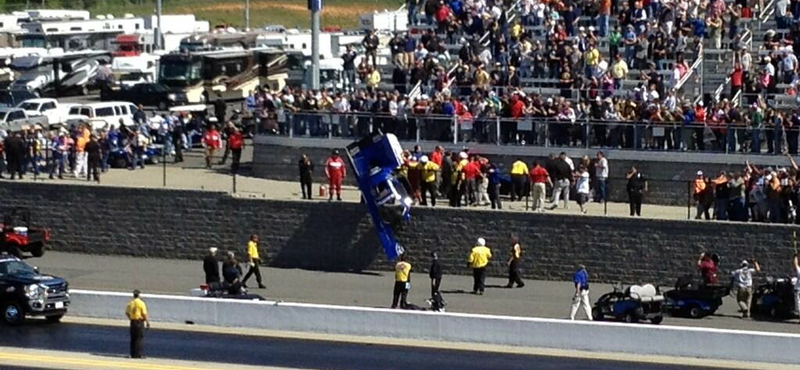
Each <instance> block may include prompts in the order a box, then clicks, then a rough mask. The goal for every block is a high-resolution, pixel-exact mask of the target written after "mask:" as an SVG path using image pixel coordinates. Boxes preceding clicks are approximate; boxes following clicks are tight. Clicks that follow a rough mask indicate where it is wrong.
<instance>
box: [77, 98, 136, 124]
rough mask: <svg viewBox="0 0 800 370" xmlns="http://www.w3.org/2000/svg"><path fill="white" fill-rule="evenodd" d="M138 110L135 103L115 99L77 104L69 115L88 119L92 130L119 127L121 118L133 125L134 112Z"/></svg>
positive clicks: (124, 122)
mask: <svg viewBox="0 0 800 370" xmlns="http://www.w3.org/2000/svg"><path fill="white" fill-rule="evenodd" d="M137 110H138V108H136V106H135V105H133V103H130V102H124V101H113V102H103V103H90V104H86V105H76V106H73V107H71V108H70V109H69V115H70V116H71V117H75V118H74V119H75V120H77V121H88V122H89V123H90V124H91V125H92V130H98V129H102V128H112V127H118V126H119V123H120V120H122V124H124V125H125V126H131V125H133V114H134V113H136V111H137ZM68 123H69V121H68Z"/></svg>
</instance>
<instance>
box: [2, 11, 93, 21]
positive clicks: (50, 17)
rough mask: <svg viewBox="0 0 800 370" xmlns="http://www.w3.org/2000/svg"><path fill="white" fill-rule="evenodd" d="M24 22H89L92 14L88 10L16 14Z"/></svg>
mask: <svg viewBox="0 0 800 370" xmlns="http://www.w3.org/2000/svg"><path fill="white" fill-rule="evenodd" d="M13 14H14V15H15V16H17V17H18V18H19V19H20V21H22V22H35V21H88V20H89V19H91V14H89V11H88V10H66V9H31V10H26V11H23V12H14V13H13Z"/></svg>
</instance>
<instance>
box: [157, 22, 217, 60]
mask: <svg viewBox="0 0 800 370" xmlns="http://www.w3.org/2000/svg"><path fill="white" fill-rule="evenodd" d="M144 26H145V29H147V30H148V31H149V32H151V33H152V32H155V30H156V29H157V28H158V17H156V16H155V15H152V16H146V17H144ZM210 29H211V27H210V25H209V23H208V21H200V20H197V19H196V18H195V16H194V14H169V15H162V16H161V45H162V47H163V50H165V51H167V52H170V51H175V50H178V48H179V47H180V44H181V40H183V39H184V38H186V37H189V36H191V35H194V34H202V33H208V32H209V31H210Z"/></svg>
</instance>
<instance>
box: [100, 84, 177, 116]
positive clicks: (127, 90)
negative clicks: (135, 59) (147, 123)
mask: <svg viewBox="0 0 800 370" xmlns="http://www.w3.org/2000/svg"><path fill="white" fill-rule="evenodd" d="M100 100H102V101H111V100H115V101H129V102H132V103H134V104H141V105H143V106H147V107H157V108H158V109H159V110H167V109H168V108H169V107H173V106H176V105H182V104H186V103H188V102H189V100H188V99H187V98H186V93H183V92H177V91H171V90H169V89H167V88H166V87H164V85H160V84H156V83H149V82H145V83H140V84H136V85H133V86H106V87H103V88H102V89H100Z"/></svg>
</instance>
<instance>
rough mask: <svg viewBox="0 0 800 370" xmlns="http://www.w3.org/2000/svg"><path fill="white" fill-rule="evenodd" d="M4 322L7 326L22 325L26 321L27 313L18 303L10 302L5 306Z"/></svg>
mask: <svg viewBox="0 0 800 370" xmlns="http://www.w3.org/2000/svg"><path fill="white" fill-rule="evenodd" d="M2 315H3V322H4V323H5V324H6V325H12V326H15V325H20V324H22V323H23V322H24V321H25V311H24V310H23V309H22V306H20V305H19V304H18V303H17V302H8V303H6V304H4V305H3V311H2Z"/></svg>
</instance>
